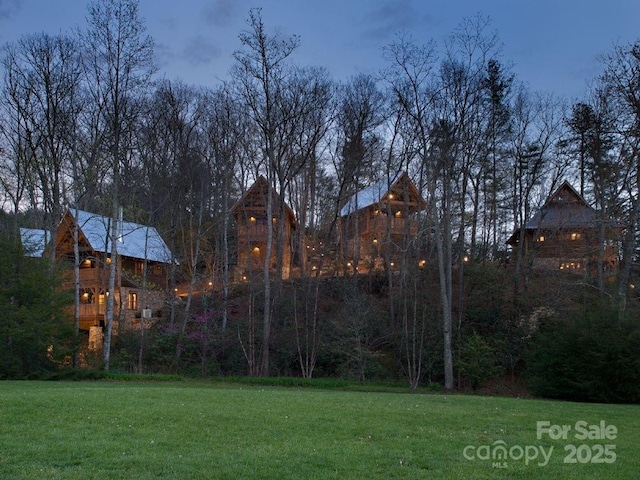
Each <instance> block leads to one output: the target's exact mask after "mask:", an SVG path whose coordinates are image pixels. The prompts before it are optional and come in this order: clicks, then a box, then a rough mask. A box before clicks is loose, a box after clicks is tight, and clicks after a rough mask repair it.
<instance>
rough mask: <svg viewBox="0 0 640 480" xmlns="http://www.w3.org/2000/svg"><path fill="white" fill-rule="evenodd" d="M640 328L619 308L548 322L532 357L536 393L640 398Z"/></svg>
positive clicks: (596, 398) (594, 398) (529, 373)
mask: <svg viewBox="0 0 640 480" xmlns="http://www.w3.org/2000/svg"><path fill="white" fill-rule="evenodd" d="M638 351H640V327H639V326H638V324H637V321H632V320H622V321H621V320H619V319H618V314H617V312H616V311H615V310H614V309H607V308H589V309H586V308H585V310H584V311H582V312H580V313H578V314H576V315H575V317H574V318H569V319H566V320H561V319H559V318H554V319H552V320H550V321H547V322H546V323H545V324H543V325H542V326H541V328H540V330H539V332H538V334H537V335H536V337H535V338H534V344H533V346H532V349H531V351H530V352H529V354H528V357H527V376H528V379H529V384H530V388H531V389H532V392H533V393H534V394H536V395H539V396H542V397H548V398H559V399H566V400H576V401H589V402H612V403H627V402H630V403H635V402H639V401H640V357H638Z"/></svg>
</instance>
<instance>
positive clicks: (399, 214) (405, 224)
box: [338, 172, 426, 271]
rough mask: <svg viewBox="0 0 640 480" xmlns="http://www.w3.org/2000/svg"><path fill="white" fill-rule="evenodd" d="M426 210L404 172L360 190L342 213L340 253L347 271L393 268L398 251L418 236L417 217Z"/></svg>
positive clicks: (420, 197)
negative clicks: (387, 264)
mask: <svg viewBox="0 0 640 480" xmlns="http://www.w3.org/2000/svg"><path fill="white" fill-rule="evenodd" d="M425 207H426V201H425V200H424V199H423V198H422V195H421V194H420V192H419V190H418V188H417V187H416V186H415V185H414V184H413V182H412V181H411V179H410V178H409V175H408V174H407V173H406V172H404V173H402V174H400V175H399V176H397V177H396V178H395V179H393V180H392V181H391V182H389V181H387V180H385V181H383V182H381V183H378V184H376V185H372V186H370V187H368V188H365V189H363V190H360V191H359V192H357V193H356V194H355V195H353V197H351V198H350V199H349V200H348V201H347V202H346V203H345V205H344V206H343V207H342V209H341V210H340V219H339V220H340V221H339V240H338V243H339V249H340V251H341V252H342V255H343V256H344V258H345V261H346V262H347V263H346V265H347V267H352V268H354V269H357V270H358V271H365V270H369V269H371V268H374V269H375V268H380V267H382V266H384V262H385V260H386V261H388V262H389V266H393V262H394V259H395V257H396V256H397V255H398V253H399V248H401V247H403V246H405V245H406V244H407V241H409V240H411V239H413V238H415V237H416V235H417V234H418V230H419V220H418V218H417V215H418V213H419V212H421V211H423V210H424V209H425Z"/></svg>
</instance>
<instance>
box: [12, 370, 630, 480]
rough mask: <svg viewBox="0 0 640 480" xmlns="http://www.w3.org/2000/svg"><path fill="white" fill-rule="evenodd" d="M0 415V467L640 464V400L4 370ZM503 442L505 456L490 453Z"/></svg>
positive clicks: (418, 468)
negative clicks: (543, 425) (62, 377)
mask: <svg viewBox="0 0 640 480" xmlns="http://www.w3.org/2000/svg"><path fill="white" fill-rule="evenodd" d="M539 421H548V422H550V425H569V426H570V428H571V430H570V431H569V432H568V433H567V438H566V439H564V440H563V439H558V440H553V439H551V438H550V437H549V435H543V437H542V438H541V439H537V435H536V433H537V430H536V423H537V422H539ZM579 421H584V422H586V424H587V425H600V422H601V421H604V422H605V424H606V425H607V426H608V425H610V426H613V427H615V429H616V430H617V433H616V438H615V439H597V438H595V439H590V438H587V439H576V438H575V436H576V434H578V435H579V434H580V431H581V430H577V431H576V429H575V426H576V425H575V424H576V422H579ZM0 425H1V427H0V478H3V479H30V480H31V479H35V478H47V479H53V478H60V479H88V478H93V479H112V478H123V479H133V478H135V479H146V478H171V479H198V478H202V479H205V478H206V479H209V478H216V479H225V478H229V479H244V478H247V479H253V478H265V479H271V478H273V479H285V478H296V479H305V478H312V479H322V478H335V479H347V478H348V479H369V478H380V479H382V478H384V479H387V478H420V479H423V478H455V479H481V478H545V479H552V478H558V479H571V478H576V479H578V478H579V479H581V480H585V479H591V478H593V479H596V478H598V479H603V478H605V479H608V478H611V479H627V478H628V479H631V478H638V472H640V453H639V450H638V445H640V409H639V407H638V406H625V405H599V404H577V403H567V402H552V401H541V400H521V399H509V398H498V397H479V396H478V397H476V396H463V395H445V394H438V395H425V394H408V393H407V394H402V393H381V392H354V391H340V390H322V389H314V388H278V387H261V386H251V385H243V386H230V385H221V384H214V383H197V382H193V383H192V382H175V383H153V382H124V383H117V382H0ZM579 426H580V425H579ZM611 428H612V427H609V429H608V434H609V435H610V436H611V435H612V433H611V432H612V430H611ZM605 429H606V427H605ZM552 431H554V430H553V429H552ZM599 431H600V429H599V428H597V429H596V427H593V431H591V432H590V433H591V434H592V436H596V435H600V433H599ZM495 442H497V443H495ZM497 445H502V446H506V448H507V450H508V452H510V454H509V453H508V455H507V456H508V458H507V459H505V460H493V459H485V458H486V456H487V455H488V454H489V453H488V452H491V451H492V450H493V447H494V446H497ZM571 445H574V446H575V449H574V452H573V453H575V455H573V456H572V455H571V453H572V452H571V450H572V447H571ZM581 445H585V446H582V447H581ZM600 445H602V447H600ZM604 445H614V448H613V449H612V448H611V447H607V448H606V449H605V447H604ZM540 447H542V448H543V449H544V452H545V453H546V454H548V464H546V465H540V464H541V463H544V462H545V460H544V458H543V455H542V454H541V453H540ZM551 447H553V450H552V451H551V453H550V454H549V451H550V449H551ZM565 448H567V449H565ZM534 450H535V454H536V455H537V458H532V457H533V456H534ZM612 452H613V453H614V454H615V458H614V457H613V456H612V454H611V453H612ZM465 454H466V455H465ZM520 454H522V458H520ZM527 455H528V457H529V458H530V459H529V460H527V459H526V458H525V457H526V456H527ZM566 459H568V460H571V459H574V460H575V461H576V463H565V460H566ZM604 460H606V462H604ZM600 461H602V463H598V462H600ZM607 462H608V463H607Z"/></svg>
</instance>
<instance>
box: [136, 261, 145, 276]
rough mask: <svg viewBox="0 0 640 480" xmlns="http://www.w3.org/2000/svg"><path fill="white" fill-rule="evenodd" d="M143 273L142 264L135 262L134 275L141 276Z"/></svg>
mask: <svg viewBox="0 0 640 480" xmlns="http://www.w3.org/2000/svg"><path fill="white" fill-rule="evenodd" d="M143 272H144V262H140V261H136V275H138V276H142V274H143Z"/></svg>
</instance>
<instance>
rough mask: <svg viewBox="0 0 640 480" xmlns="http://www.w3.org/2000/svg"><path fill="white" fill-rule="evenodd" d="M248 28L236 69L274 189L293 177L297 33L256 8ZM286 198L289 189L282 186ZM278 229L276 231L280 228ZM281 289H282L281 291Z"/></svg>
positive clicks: (267, 280)
mask: <svg viewBox="0 0 640 480" xmlns="http://www.w3.org/2000/svg"><path fill="white" fill-rule="evenodd" d="M247 24H248V27H249V28H248V30H245V31H243V32H241V34H240V41H241V42H242V46H243V48H242V49H241V50H238V51H236V52H235V53H234V57H235V59H236V64H235V65H234V67H233V69H232V75H233V78H234V79H235V80H236V81H237V85H238V88H239V94H240V96H241V98H242V99H243V101H244V103H245V104H246V106H247V107H248V109H249V113H250V115H251V119H252V121H253V122H254V124H255V125H256V128H257V131H258V134H259V136H260V143H259V146H260V151H261V154H262V159H263V161H264V169H265V172H266V178H267V181H268V183H269V186H270V188H273V189H274V190H275V189H276V187H277V186H278V184H279V186H280V187H282V186H283V185H286V183H288V181H289V179H290V178H291V176H290V175H291V170H290V168H289V163H288V161H289V160H290V156H289V155H288V154H289V145H288V140H287V138H286V134H287V133H288V127H289V126H290V124H291V121H292V120H293V119H292V117H291V116H290V112H289V111H288V109H287V108H283V107H284V100H285V99H286V97H285V96H284V93H285V92H284V88H285V80H286V78H287V75H288V70H287V65H286V60H287V58H289V56H290V55H291V54H292V53H293V51H294V50H295V49H296V47H297V46H298V44H299V39H298V37H296V36H293V37H291V38H287V39H282V38H281V37H280V35H279V34H278V33H276V34H273V35H269V34H268V33H267V32H266V29H265V25H264V23H263V21H262V16H261V11H260V9H252V10H250V12H249V19H248V21H247ZM280 193H281V194H282V195H281V198H282V201H284V191H283V189H281V190H280ZM273 198H274V196H273V195H270V194H268V195H267V218H268V219H269V218H273V217H274V215H277V218H279V219H280V220H281V221H278V222H277V225H278V230H279V232H280V234H278V237H277V241H276V245H275V248H276V249H277V251H276V263H277V264H278V265H280V266H281V265H282V255H281V251H282V247H283V245H282V235H281V232H282V228H284V222H283V221H282V219H284V204H282V202H281V205H274V204H273ZM276 233H277V232H276ZM273 240H274V229H273V222H270V221H268V222H267V246H266V252H265V255H266V256H265V263H264V269H263V277H264V307H263V309H264V311H263V322H262V351H261V368H260V374H261V375H262V376H268V375H269V348H270V343H271V342H270V335H271V318H272V298H271V294H272V290H271V272H270V267H271V255H272V251H273V248H274V243H273ZM280 274H281V271H280V269H278V268H276V274H275V279H276V281H279V278H278V277H279V276H280ZM276 291H277V290H276Z"/></svg>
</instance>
